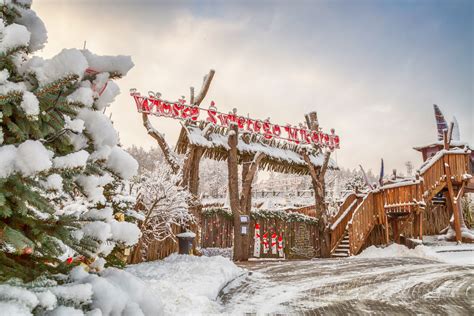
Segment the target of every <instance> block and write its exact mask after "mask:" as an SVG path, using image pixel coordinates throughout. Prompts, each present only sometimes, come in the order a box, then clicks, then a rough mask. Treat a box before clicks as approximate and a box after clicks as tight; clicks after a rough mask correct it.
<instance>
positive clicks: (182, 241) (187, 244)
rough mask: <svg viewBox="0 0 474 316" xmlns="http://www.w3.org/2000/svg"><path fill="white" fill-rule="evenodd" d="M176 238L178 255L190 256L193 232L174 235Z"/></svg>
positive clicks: (194, 235)
mask: <svg viewBox="0 0 474 316" xmlns="http://www.w3.org/2000/svg"><path fill="white" fill-rule="evenodd" d="M176 237H178V246H179V251H178V253H179V254H180V255H191V254H192V253H193V241H194V238H196V234H195V233H193V232H185V233H181V234H178V235H176Z"/></svg>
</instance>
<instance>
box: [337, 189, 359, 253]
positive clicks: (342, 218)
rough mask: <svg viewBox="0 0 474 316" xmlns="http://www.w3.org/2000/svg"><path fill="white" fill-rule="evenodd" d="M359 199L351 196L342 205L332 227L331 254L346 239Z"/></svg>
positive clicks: (353, 195)
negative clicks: (349, 223)
mask: <svg viewBox="0 0 474 316" xmlns="http://www.w3.org/2000/svg"><path fill="white" fill-rule="evenodd" d="M358 199H359V198H358V197H357V195H355V194H351V195H350V196H348V197H347V198H346V200H345V201H344V203H343V204H342V205H341V207H340V209H339V212H338V214H337V215H336V217H335V220H334V221H333V223H332V225H331V252H333V251H334V250H335V249H336V247H337V245H338V244H339V242H341V240H342V238H343V237H344V234H345V231H346V226H347V223H348V222H349V221H350V220H351V218H352V214H353V213H354V210H355V209H356V208H357V205H358V202H359V200H358Z"/></svg>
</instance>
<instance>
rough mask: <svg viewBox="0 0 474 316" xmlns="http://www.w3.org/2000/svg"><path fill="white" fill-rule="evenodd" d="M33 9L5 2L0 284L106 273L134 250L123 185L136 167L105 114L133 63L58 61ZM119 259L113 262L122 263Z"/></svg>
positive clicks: (72, 55)
mask: <svg viewBox="0 0 474 316" xmlns="http://www.w3.org/2000/svg"><path fill="white" fill-rule="evenodd" d="M30 6H31V1H27V0H16V1H15V0H8V1H2V3H1V4H0V8H1V10H0V12H1V13H0V40H1V44H0V266H1V269H0V280H1V281H4V280H8V279H11V278H13V277H16V278H20V279H23V280H32V279H34V278H36V277H38V276H40V275H42V276H45V275H52V274H55V273H58V272H66V271H67V270H69V269H70V268H71V267H73V266H74V265H77V264H79V263H80V262H81V261H82V262H85V263H86V264H87V265H89V266H90V267H92V268H97V269H100V268H101V267H102V266H103V265H104V263H105V261H106V260H104V259H103V258H106V259H107V260H108V261H109V263H114V264H118V263H120V260H117V258H115V257H116V255H121V254H122V252H123V251H121V250H119V249H118V248H121V249H122V250H123V249H124V248H126V247H128V246H131V245H133V244H135V243H136V242H137V240H138V238H139V234H140V232H139V229H138V227H137V226H136V225H135V224H134V223H130V222H127V220H132V221H133V220H135V219H134V218H133V217H130V216H128V213H127V212H128V209H129V207H130V205H132V204H133V203H134V200H133V197H131V196H128V195H127V194H125V191H126V190H123V187H124V185H125V183H124V182H123V181H124V180H123V179H128V178H131V177H132V176H134V175H135V174H136V171H137V168H138V164H137V162H136V161H135V160H134V159H133V158H132V157H131V156H130V155H129V154H128V153H127V152H125V151H124V150H123V149H122V148H121V147H120V146H119V138H118V134H117V132H116V131H115V130H114V128H113V125H112V122H111V121H110V119H109V118H108V117H107V116H105V115H104V114H103V111H104V109H105V108H106V107H108V106H109V105H110V104H111V103H112V102H113V101H114V99H115V97H116V96H117V94H118V93H119V88H118V86H117V84H116V83H114V81H113V79H118V78H120V77H121V76H123V75H125V74H126V73H127V72H128V71H129V70H130V68H131V67H132V66H133V63H132V61H131V59H130V57H126V56H117V57H109V56H97V55H95V54H93V53H91V52H90V51H88V50H78V49H64V50H62V51H61V52H59V54H57V55H56V56H54V57H53V58H51V59H46V60H45V59H43V58H40V57H37V56H31V54H32V53H34V52H35V51H37V50H38V49H41V48H43V47H44V45H45V43H46V40H47V33H46V29H45V26H44V24H43V22H42V21H41V20H40V19H39V18H38V17H37V16H36V14H35V12H34V11H32V10H31V9H30ZM114 258H115V259H114Z"/></svg>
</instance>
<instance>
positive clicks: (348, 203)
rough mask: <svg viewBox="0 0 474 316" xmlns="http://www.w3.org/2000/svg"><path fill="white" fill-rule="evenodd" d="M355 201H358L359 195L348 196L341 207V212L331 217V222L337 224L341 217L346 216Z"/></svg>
mask: <svg viewBox="0 0 474 316" xmlns="http://www.w3.org/2000/svg"><path fill="white" fill-rule="evenodd" d="M355 200H357V194H355V193H351V194H349V195H348V196H346V198H345V199H344V202H342V204H341V206H339V211H338V212H337V214H336V215H334V216H333V217H331V219H330V220H329V221H330V222H331V224H332V223H334V222H336V221H337V220H338V219H339V217H341V215H342V214H344V212H345V211H346V210H347V208H348V207H349V206H351V204H352V203H353V202H354V201H355Z"/></svg>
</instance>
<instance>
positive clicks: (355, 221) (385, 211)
mask: <svg viewBox="0 0 474 316" xmlns="http://www.w3.org/2000/svg"><path fill="white" fill-rule="evenodd" d="M469 175H472V172H471V170H470V152H468V151H462V150H451V151H447V150H443V151H440V152H438V153H437V154H436V155H435V156H433V157H432V158H431V159H430V160H428V161H427V162H425V164H424V165H423V166H422V167H421V168H420V169H419V172H418V175H417V177H416V179H413V180H411V181H405V182H401V183H395V184H389V185H385V186H383V187H381V188H378V189H376V190H373V191H371V192H368V193H367V194H365V195H360V194H359V195H356V194H351V195H349V196H348V197H347V198H346V200H345V201H344V202H343V204H342V205H341V207H340V209H339V211H338V213H337V215H336V216H335V217H334V218H333V219H332V225H331V256H332V257H346V256H350V255H356V254H358V253H359V252H360V250H361V248H362V247H363V245H364V244H365V243H366V241H367V238H368V236H369V234H370V232H371V231H372V230H373V228H374V227H375V226H376V225H383V226H384V228H385V241H386V243H388V242H389V241H390V239H389V225H392V231H393V235H394V239H395V241H398V236H399V234H398V232H399V227H398V221H399V219H401V218H406V216H408V215H410V213H415V223H414V225H415V227H414V228H415V232H417V235H418V237H419V238H421V237H422V232H423V228H422V223H423V209H424V207H425V205H426V203H428V202H429V201H431V199H433V197H434V196H435V195H437V194H438V193H440V192H441V191H446V190H447V200H448V201H449V203H450V206H451V208H452V209H453V210H455V209H457V208H458V207H459V203H457V204H456V201H457V200H459V199H460V196H462V194H463V193H464V190H465V189H466V188H469V186H468V185H469V183H470V181H471V178H470V177H469ZM455 213H456V212H455ZM456 215H457V214H455V216H456ZM458 221H459V219H458Z"/></svg>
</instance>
